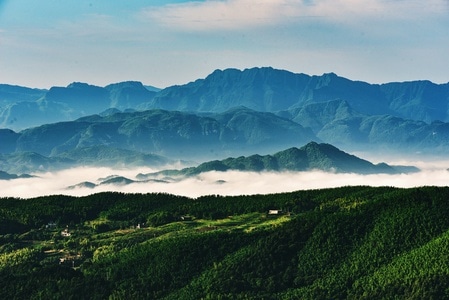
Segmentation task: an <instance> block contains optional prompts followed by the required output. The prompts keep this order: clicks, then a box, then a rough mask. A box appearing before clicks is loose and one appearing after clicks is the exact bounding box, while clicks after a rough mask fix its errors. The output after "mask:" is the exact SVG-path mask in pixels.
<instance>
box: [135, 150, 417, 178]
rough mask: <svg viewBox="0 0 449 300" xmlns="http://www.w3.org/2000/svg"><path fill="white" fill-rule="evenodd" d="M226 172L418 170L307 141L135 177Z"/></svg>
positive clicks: (375, 172)
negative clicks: (267, 152)
mask: <svg viewBox="0 0 449 300" xmlns="http://www.w3.org/2000/svg"><path fill="white" fill-rule="evenodd" d="M229 170H238V171H251V172H262V171H275V172H281V171H311V170H321V171H325V172H333V173H357V174H380V173H384V174H385V173H386V174H397V173H410V172H417V171H419V170H418V169H417V168H415V167H411V166H390V165H387V164H385V163H380V164H373V163H371V162H369V161H367V160H364V159H361V158H359V157H357V156H354V155H351V154H348V153H346V152H344V151H341V150H340V149H338V148H336V147H334V146H332V145H330V144H325V143H321V144H319V143H316V142H310V143H308V144H306V145H305V146H303V147H301V148H296V147H292V148H289V149H287V150H283V151H280V152H277V153H275V154H273V155H257V154H256V155H251V156H247V157H245V156H240V157H237V158H234V157H230V158H227V159H224V160H213V161H208V162H205V163H202V164H200V165H199V166H197V167H189V168H184V169H182V170H165V171H160V172H156V173H149V174H139V175H138V178H139V179H141V180H143V179H149V178H159V177H161V176H192V175H198V174H200V173H203V172H209V171H220V172H225V171H229Z"/></svg>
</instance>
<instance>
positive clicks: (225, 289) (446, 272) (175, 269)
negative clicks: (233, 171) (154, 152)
mask: <svg viewBox="0 0 449 300" xmlns="http://www.w3.org/2000/svg"><path fill="white" fill-rule="evenodd" d="M270 210H274V211H270ZM269 212H270V213H269ZM448 214H449V188H445V187H444V188H443V187H422V188H413V189H399V188H392V187H378V188H374V187H366V186H358V187H342V188H335V189H323V190H308V191H297V192H293V193H283V194H270V195H253V196H234V197H222V196H214V195H212V196H205V197H200V198H196V199H191V198H186V197H180V196H174V195H170V194H121V193H100V194H95V195H90V196H86V197H80V198H77V197H69V196H60V195H59V196H58V195H57V196H46V197H39V198H34V199H29V200H24V199H14V198H3V199H0V282H1V283H2V289H0V298H2V299H59V298H68V299H75V298H76V299H83V298H85V299H447V298H449V256H448V249H449V218H448V217H447V216H448Z"/></svg>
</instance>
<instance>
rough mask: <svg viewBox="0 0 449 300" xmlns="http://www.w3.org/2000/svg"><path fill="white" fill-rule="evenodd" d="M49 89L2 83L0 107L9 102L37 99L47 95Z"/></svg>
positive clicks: (0, 85)
mask: <svg viewBox="0 0 449 300" xmlns="http://www.w3.org/2000/svg"><path fill="white" fill-rule="evenodd" d="M46 92H47V90H44V89H33V88H27V87H22V86H17V85H9V84H0V107H4V106H7V105H9V104H13V103H17V102H23V101H35V100H36V99H39V98H41V97H42V96H44V95H45V93H46Z"/></svg>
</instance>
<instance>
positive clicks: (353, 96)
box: [145, 68, 449, 122]
mask: <svg viewBox="0 0 449 300" xmlns="http://www.w3.org/2000/svg"><path fill="white" fill-rule="evenodd" d="M336 99H342V100H345V101H347V103H349V105H350V106H351V107H353V108H354V109H355V110H356V111H358V112H360V113H362V114H366V115H383V114H388V115H393V116H396V117H400V118H405V119H412V120H421V121H425V122H432V121H435V120H440V121H449V114H448V99H449V83H448V84H434V83H431V82H430V81H412V82H403V83H387V84H369V83H366V82H360V81H352V80H349V79H346V78H343V77H339V76H337V75H336V74H334V73H328V74H323V75H321V76H309V75H306V74H295V73H291V72H288V71H284V70H276V69H273V68H252V69H246V70H243V71H240V70H236V69H226V70H223V71H222V70H216V71H214V72H213V73H212V74H210V75H209V76H207V77H206V78H205V79H198V80H196V81H194V82H191V83H188V84H185V85H182V86H172V87H168V88H166V89H164V90H162V91H160V92H159V93H158V94H157V95H156V96H155V97H154V98H153V100H151V101H150V102H149V103H148V104H147V105H146V106H145V107H146V108H162V109H168V110H180V111H197V112H206V111H207V112H223V111H226V110H228V109H230V108H232V107H234V106H239V105H244V106H246V107H248V108H250V109H254V110H257V111H268V112H276V111H283V110H289V109H295V108H297V109H299V108H301V107H303V106H304V105H307V104H311V103H318V102H328V101H331V100H336Z"/></svg>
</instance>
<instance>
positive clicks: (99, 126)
mask: <svg viewBox="0 0 449 300" xmlns="http://www.w3.org/2000/svg"><path fill="white" fill-rule="evenodd" d="M0 137H5V138H4V141H5V144H2V147H1V151H2V152H3V153H4V154H3V157H4V159H3V163H2V164H3V169H4V170H6V166H7V165H8V161H16V162H17V159H19V158H20V157H24V156H23V155H25V154H27V155H26V156H25V157H24V160H26V162H23V163H20V164H18V165H22V166H29V167H31V166H32V165H34V166H37V167H38V168H39V169H44V170H45V169H47V168H48V167H47V166H48V165H49V164H51V162H54V163H55V164H56V165H57V166H60V165H61V164H64V163H67V164H73V163H74V162H75V163H77V164H102V165H108V164H109V165H113V166H117V165H123V166H135V165H153V164H155V163H158V164H159V163H162V161H161V160H160V159H156V158H155V157H153V155H155V154H156V155H158V156H160V155H163V156H166V157H170V158H174V159H201V160H204V159H206V158H208V157H210V158H214V157H219V158H222V157H226V156H228V155H233V154H242V153H255V152H256V151H263V152H267V151H273V150H279V149H280V148H279V147H284V148H285V147H292V146H295V145H298V144H304V143H306V142H308V141H310V140H318V139H317V138H316V137H315V135H314V134H313V133H312V131H311V130H310V129H305V128H304V127H302V126H301V125H299V124H297V123H295V122H293V121H291V120H288V119H285V118H282V117H279V116H276V115H274V114H272V113H261V112H256V111H253V110H250V109H247V108H244V107H239V108H234V109H232V110H229V111H227V112H224V113H222V114H208V115H196V114H191V113H184V112H173V111H166V110H149V111H144V112H127V113H112V112H111V113H110V114H105V115H103V116H100V115H92V116H88V117H84V118H80V119H78V120H76V121H72V122H60V123H54V124H46V125H42V126H39V127H34V128H30V129H26V130H23V131H21V132H18V133H16V132H13V131H11V130H2V131H0ZM6 141H8V143H6ZM281 149H282V148H281ZM30 153H34V154H35V155H36V156H37V157H40V158H45V159H46V160H50V161H51V162H47V161H45V160H44V161H42V162H37V163H31V162H32V160H30V159H28V155H29V154H30ZM55 159H57V160H56V161H55ZM40 160H43V159H38V161H40ZM28 162H30V163H28ZM40 166H42V167H40ZM11 168H15V167H14V166H12V165H11V164H10V165H9V167H8V168H7V169H8V170H11ZM26 169H27V170H29V168H28V167H27V168H26Z"/></svg>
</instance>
